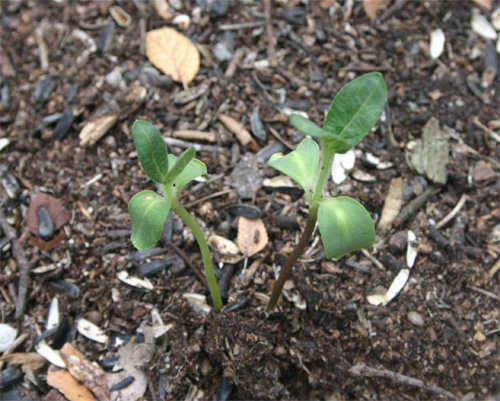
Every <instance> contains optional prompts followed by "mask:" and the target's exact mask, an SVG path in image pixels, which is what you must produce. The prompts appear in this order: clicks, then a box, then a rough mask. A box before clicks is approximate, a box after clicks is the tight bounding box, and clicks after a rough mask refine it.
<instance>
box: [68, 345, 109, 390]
mask: <svg viewBox="0 0 500 401" xmlns="http://www.w3.org/2000/svg"><path fill="white" fill-rule="evenodd" d="M60 353H61V358H62V359H63V361H64V363H65V364H66V366H67V367H68V370H69V372H70V373H71V375H72V376H73V377H74V378H75V379H77V380H79V381H81V382H82V383H84V384H85V385H86V386H87V387H88V388H89V389H90V390H91V391H92V392H93V393H94V395H95V396H96V397H97V398H98V399H99V400H107V399H109V390H108V382H107V380H106V377H107V374H106V372H104V370H102V369H101V367H100V366H99V365H97V364H96V363H92V362H90V361H89V360H88V359H86V358H85V357H84V356H83V354H82V353H81V352H80V351H78V350H77V349H76V348H74V347H73V346H72V345H71V344H70V343H66V344H64V346H63V347H62V348H61V351H60Z"/></svg>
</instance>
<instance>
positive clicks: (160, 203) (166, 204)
mask: <svg viewBox="0 0 500 401" xmlns="http://www.w3.org/2000/svg"><path fill="white" fill-rule="evenodd" d="M171 205H172V201H169V200H167V199H165V198H164V197H162V196H160V195H158V194H157V193H155V192H153V191H142V192H139V193H138V194H135V195H134V197H133V198H132V199H131V200H130V202H129V204H128V212H129V213H130V217H131V219H132V237H131V240H132V244H133V245H134V246H135V247H136V248H137V249H139V250H143V249H148V248H151V247H152V246H153V245H154V244H156V243H157V242H158V240H159V239H160V237H161V233H162V231H163V226H164V224H165V220H166V219H167V216H168V213H169V212H170V207H171Z"/></svg>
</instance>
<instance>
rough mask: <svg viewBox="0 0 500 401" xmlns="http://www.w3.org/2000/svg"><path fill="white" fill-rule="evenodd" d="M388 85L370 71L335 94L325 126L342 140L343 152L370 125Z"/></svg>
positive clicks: (378, 113)
mask: <svg viewBox="0 0 500 401" xmlns="http://www.w3.org/2000/svg"><path fill="white" fill-rule="evenodd" d="M386 99H387V87H386V85H385V81H384V78H383V77H382V74H380V73H379V72H371V73H369V74H365V75H363V76H361V77H359V78H356V79H355V80H353V81H352V82H350V83H348V84H347V85H346V86H344V87H343V88H342V90H341V91H340V92H339V93H338V94H337V96H335V99H333V103H332V105H331V107H330V110H329V111H328V114H327V116H326V120H325V125H324V129H325V130H326V131H329V132H333V133H334V134H335V135H336V136H337V137H340V138H342V139H344V140H345V141H346V142H347V143H348V146H347V147H345V148H341V149H339V150H338V152H339V153H345V152H347V151H348V150H349V149H351V148H353V147H354V146H356V144H358V143H359V142H360V141H361V140H362V139H363V138H364V137H365V136H366V135H367V134H368V133H369V132H370V130H371V129H372V128H373V126H374V125H375V123H376V122H377V120H378V119H379V117H380V114H381V113H382V110H383V109H384V106H385V102H386Z"/></svg>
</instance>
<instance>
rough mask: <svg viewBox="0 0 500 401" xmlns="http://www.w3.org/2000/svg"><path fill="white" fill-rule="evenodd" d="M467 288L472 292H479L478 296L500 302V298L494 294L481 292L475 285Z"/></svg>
mask: <svg viewBox="0 0 500 401" xmlns="http://www.w3.org/2000/svg"><path fill="white" fill-rule="evenodd" d="M467 288H470V289H471V290H472V291H476V292H479V293H480V294H483V295H486V296H487V297H490V298H493V299H496V300H497V301H500V296H498V295H497V294H494V293H493V292H490V291H486V290H483V289H482V288H479V287H476V286H475V285H468V286H467Z"/></svg>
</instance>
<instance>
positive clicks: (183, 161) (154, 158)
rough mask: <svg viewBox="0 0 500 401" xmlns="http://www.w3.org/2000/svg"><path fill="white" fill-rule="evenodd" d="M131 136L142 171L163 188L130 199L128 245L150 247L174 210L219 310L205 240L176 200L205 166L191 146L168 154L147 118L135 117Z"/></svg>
mask: <svg viewBox="0 0 500 401" xmlns="http://www.w3.org/2000/svg"><path fill="white" fill-rule="evenodd" d="M132 137H133V138H134V144H135V147H136V149H137V156H138V157H139V161H140V162H141V165H142V168H143V169H144V172H145V173H146V174H147V176H148V177H149V178H151V180H153V181H154V182H156V183H157V184H159V185H161V187H162V189H163V191H162V192H163V195H160V194H157V193H156V192H153V191H149V190H147V191H141V192H139V193H138V194H135V195H134V197H133V198H132V199H131V200H130V203H129V205H128V211H129V213H130V217H131V219H132V237H131V240H132V244H133V245H134V246H135V247H136V248H137V249H139V250H143V249H148V248H151V247H152V246H153V245H155V244H156V243H157V242H158V240H159V239H160V237H161V234H162V232H163V226H164V225H165V221H166V219H167V217H168V214H169V213H170V210H173V211H174V212H175V213H177V215H178V216H179V217H180V218H181V219H182V220H184V222H185V223H186V224H187V226H188V227H189V228H190V229H191V230H192V232H193V234H194V237H195V238H196V241H197V242H198V245H199V247H200V251H201V256H202V259H203V265H204V267H205V275H206V278H207V283H208V287H209V289H210V294H211V295H212V301H213V304H214V309H215V312H216V313H220V311H221V308H222V300H221V297H220V293H219V288H218V287H217V279H216V278H215V274H214V269H213V265H212V259H211V257H210V250H209V248H208V244H207V241H206V239H205V236H204V234H203V231H202V230H201V228H200V226H199V225H198V223H197V222H196V220H195V219H194V218H193V216H191V215H190V214H189V212H188V211H187V210H186V209H185V208H184V207H183V206H182V205H181V204H180V203H179V201H178V199H177V193H178V192H179V191H180V190H181V189H182V187H184V186H185V185H186V184H188V183H189V182H191V181H192V180H194V179H195V178H197V177H199V176H201V175H206V174H207V167H206V166H205V164H204V163H203V162H201V161H200V160H198V159H195V158H194V156H195V153H196V152H195V150H194V148H189V149H187V150H186V151H185V152H183V153H182V154H181V155H180V156H179V157H177V156H174V155H172V154H168V153H167V147H166V145H165V143H164V142H163V138H162V136H161V134H160V131H159V130H158V129H157V128H156V127H155V126H154V125H153V124H151V123H149V122H147V121H144V120H137V121H136V122H135V123H134V126H133V127H132Z"/></svg>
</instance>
